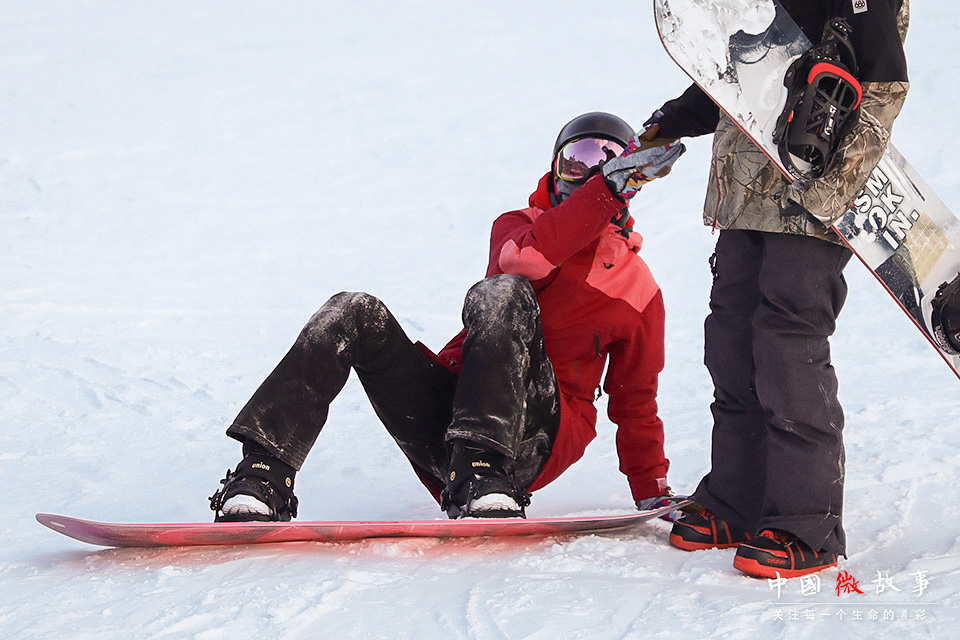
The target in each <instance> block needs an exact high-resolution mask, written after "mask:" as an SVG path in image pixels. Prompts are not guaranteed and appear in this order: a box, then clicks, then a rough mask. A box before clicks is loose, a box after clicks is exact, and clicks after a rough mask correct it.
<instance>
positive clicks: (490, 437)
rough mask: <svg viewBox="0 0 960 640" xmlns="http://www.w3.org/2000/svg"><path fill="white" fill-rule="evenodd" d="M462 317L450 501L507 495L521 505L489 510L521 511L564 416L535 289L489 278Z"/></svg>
mask: <svg viewBox="0 0 960 640" xmlns="http://www.w3.org/2000/svg"><path fill="white" fill-rule="evenodd" d="M463 322H464V327H465V328H466V330H467V335H466V339H465V341H464V344H463V369H462V371H461V373H460V380H459V382H458V385H457V391H456V395H455V396H454V404H453V418H452V422H451V425H450V428H449V429H448V430H447V434H446V440H447V442H448V445H449V446H450V450H451V459H450V473H449V474H448V478H447V490H446V492H445V497H446V504H447V505H448V506H449V507H450V508H451V509H450V512H451V513H452V514H454V515H456V514H457V512H458V511H459V512H461V513H462V512H467V513H471V512H472V511H473V509H472V508H471V502H472V501H475V500H476V499H478V498H481V497H484V496H486V495H497V496H500V495H503V496H506V497H507V498H509V499H512V500H513V501H514V502H515V503H516V505H511V504H509V500H508V501H506V506H504V507H503V508H502V509H501V508H500V507H497V508H493V509H489V510H488V512H487V513H486V514H485V515H522V507H523V506H525V504H526V503H528V501H529V498H528V496H527V494H526V491H525V489H526V487H527V486H528V485H529V484H530V482H532V481H533V479H534V477H535V476H536V475H537V473H538V472H539V471H540V469H541V468H542V467H543V464H544V463H545V462H546V460H547V458H548V457H549V455H550V451H551V449H552V447H553V442H554V440H555V438H556V434H557V429H558V428H559V422H560V407H559V395H558V390H557V382H556V375H555V374H554V371H553V367H552V365H551V364H550V360H549V358H548V357H547V354H546V349H545V346H544V342H543V329H542V327H541V325H540V309H539V305H538V304H537V298H536V294H535V293H534V291H533V287H531V286H530V283H529V282H528V281H527V280H526V279H525V278H522V277H519V276H513V275H500V276H493V277H491V278H487V279H485V280H483V281H481V282H479V283H478V284H476V285H475V286H474V287H473V288H471V289H470V291H469V292H468V293H467V296H466V301H465V303H464V308H463ZM498 499H499V498H498ZM474 506H475V507H476V508H479V504H475V505H474ZM471 514H472V513H471Z"/></svg>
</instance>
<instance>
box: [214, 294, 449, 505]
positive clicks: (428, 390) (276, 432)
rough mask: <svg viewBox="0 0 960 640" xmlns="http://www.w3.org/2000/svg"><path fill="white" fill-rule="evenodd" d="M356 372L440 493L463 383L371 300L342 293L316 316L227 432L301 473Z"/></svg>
mask: <svg viewBox="0 0 960 640" xmlns="http://www.w3.org/2000/svg"><path fill="white" fill-rule="evenodd" d="M351 368H352V369H354V370H355V371H356V372H357V377H358V378H359V379H360V383H361V384H362V385H363V388H364V391H365V392H366V393H367V396H368V397H369V398H370V402H371V404H372V405H373V408H374V411H375V412H376V413H377V416H378V417H379V418H380V420H381V421H382V422H383V424H384V425H385V426H386V428H387V430H388V431H389V432H390V434H391V436H393V438H394V439H395V440H396V441H397V444H399V446H400V448H401V449H402V450H403V452H404V454H406V456H407V457H408V458H409V459H410V460H411V462H413V463H414V465H415V467H417V468H418V471H419V472H421V476H422V472H427V473H428V474H429V475H431V476H433V477H434V478H435V479H436V480H437V482H436V483H434V484H435V485H436V486H438V487H442V486H443V484H442V480H441V478H442V477H443V474H444V472H445V470H446V465H447V460H446V450H445V446H444V443H443V438H444V434H445V432H446V429H447V426H448V425H449V424H450V415H451V405H452V399H453V394H454V390H455V389H456V382H457V376H456V374H455V373H453V372H451V371H448V370H447V369H445V368H443V367H441V366H440V365H439V364H437V363H436V362H434V361H433V360H432V359H430V358H429V357H428V356H427V355H426V354H424V353H423V352H422V351H421V349H420V348H419V347H418V346H417V345H415V344H413V343H412V342H411V341H410V339H409V338H407V336H406V334H405V333H404V332H403V329H401V327H400V325H399V324H398V323H397V321H396V319H395V318H394V316H393V314H391V313H390V311H389V310H388V309H387V307H386V306H385V305H384V304H383V303H382V302H381V301H380V300H378V299H377V298H375V297H373V296H371V295H369V294H366V293H340V294H337V295H335V296H333V297H332V298H331V299H330V300H329V301H327V303H326V304H324V305H323V307H321V308H320V310H319V311H317V313H316V314H314V315H313V317H312V318H311V319H310V321H309V322H308V323H307V324H306V326H305V327H304V328H303V330H302V331H301V332H300V335H299V337H298V338H297V340H296V342H295V343H294V345H293V347H291V349H290V351H289V352H288V353H287V354H286V356H284V358H283V359H282V360H281V361H280V363H279V364H278V365H277V367H276V368H275V369H274V370H273V372H272V373H271V374H270V375H269V376H268V377H267V379H266V380H264V382H263V383H262V384H261V385H260V387H259V388H258V389H257V391H256V392H255V393H254V394H253V396H252V397H251V398H250V400H249V401H248V402H247V404H246V406H244V408H243V409H242V410H241V411H240V413H239V415H238V416H237V418H236V419H235V420H234V423H233V425H232V426H231V427H230V428H229V429H228V430H227V433H228V434H229V435H230V436H232V437H234V438H236V439H238V440H240V441H242V442H248V441H252V442H253V443H255V444H257V445H259V446H260V447H263V448H264V449H266V451H267V453H269V454H270V455H273V456H275V457H277V458H279V459H280V460H282V461H283V462H285V463H287V464H289V465H291V466H293V467H294V468H296V469H300V467H301V465H302V464H303V462H304V459H305V458H306V456H307V454H308V453H309V451H310V449H311V448H312V447H313V444H314V442H315V441H316V438H317V436H318V435H319V433H320V430H321V428H322V427H323V425H324V423H325V422H326V419H327V412H328V408H329V405H330V402H331V401H332V400H333V399H334V398H335V397H336V396H337V394H338V393H340V391H341V389H342V388H343V386H344V384H345V383H346V381H347V377H348V376H349V374H350V370H351Z"/></svg>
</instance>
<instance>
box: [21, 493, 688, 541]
mask: <svg viewBox="0 0 960 640" xmlns="http://www.w3.org/2000/svg"><path fill="white" fill-rule="evenodd" d="M686 504H688V502H687V501H684V502H680V503H677V504H676V505H672V506H669V507H664V508H662V509H655V510H652V511H640V512H636V513H631V514H626V515H616V516H590V517H575V518H533V519H526V520H525V519H520V518H504V519H497V518H488V519H479V518H478V519H464V520H421V521H403V520H401V521H395V522H382V521H375V522H353V521H345V522H219V523H213V522H200V523H182V524H173V523H171V524H125V523H117V522H94V521H91V520H81V519H79V518H72V517H69V516H59V515H53V514H49V513H38V514H37V522H39V523H40V524H42V525H44V526H45V527H49V528H50V529H53V530H54V531H56V532H57V533H62V534H63V535H65V536H69V537H71V538H74V539H76V540H80V541H81V542H88V543H90V544H95V545H100V546H104V547H178V546H197V545H238V544H268V543H277V542H344V541H353V540H365V539H368V538H475V537H495V536H548V535H559V534H583V533H599V532H610V531H618V530H623V529H629V528H631V527H634V526H636V525H637V524H639V523H641V522H645V521H647V520H650V519H652V518H656V517H658V516H661V515H663V514H665V513H669V512H670V511H672V510H674V509H677V508H679V507H682V506H684V505H686Z"/></svg>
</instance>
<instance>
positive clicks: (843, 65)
mask: <svg viewBox="0 0 960 640" xmlns="http://www.w3.org/2000/svg"><path fill="white" fill-rule="evenodd" d="M851 33H852V30H851V28H850V26H849V25H848V24H847V22H846V21H845V20H842V19H835V20H832V21H830V23H829V24H828V25H827V27H826V30H825V31H824V36H823V41H822V42H821V44H819V45H818V46H815V47H813V48H812V49H810V50H809V51H807V52H806V53H805V54H803V55H802V56H800V57H799V58H798V59H797V60H795V61H794V62H793V64H791V65H790V68H789V69H787V73H786V75H785V76H784V79H783V84H784V86H786V87H787V104H786V107H785V108H784V110H783V113H782V114H781V115H780V118H779V119H778V120H777V126H776V130H775V131H774V135H773V141H774V142H775V143H776V144H777V148H778V151H779V152H780V160H781V161H782V162H783V165H784V167H785V168H786V169H787V170H788V171H789V172H790V173H791V175H792V176H793V177H794V178H796V179H798V180H813V179H816V178H819V177H820V176H822V175H823V174H824V173H826V172H827V170H828V169H829V168H830V165H831V163H832V161H833V159H834V156H835V153H836V151H837V148H838V147H839V146H840V141H841V140H843V138H844V136H846V135H847V133H849V132H850V131H851V129H852V128H853V126H854V125H855V124H856V123H857V120H858V118H859V113H860V111H859V109H860V101H861V99H862V98H863V88H862V87H861V85H860V82H859V81H858V80H857V78H856V76H857V73H858V68H857V58H856V55H855V54H854V51H853V47H852V45H851V44H850V35H851Z"/></svg>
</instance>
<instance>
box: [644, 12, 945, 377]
mask: <svg viewBox="0 0 960 640" xmlns="http://www.w3.org/2000/svg"><path fill="white" fill-rule="evenodd" d="M654 16H655V19H656V23H657V30H658V32H659V34H660V40H661V42H662V43H663V46H664V48H665V49H666V51H667V53H668V54H669V56H670V57H671V58H672V59H673V61H674V62H676V63H677V65H678V66H679V67H680V68H681V69H683V70H684V71H685V72H686V73H687V75H689V76H690V78H691V79H693V81H694V82H695V83H696V84H697V85H698V86H699V87H700V88H701V89H703V90H704V92H705V93H707V95H709V96H710V97H711V98H712V99H713V101H714V102H716V103H717V105H718V106H719V107H720V108H721V109H722V110H723V111H724V112H725V113H726V114H727V115H728V116H729V117H730V118H731V119H732V120H733V121H734V122H736V123H737V125H738V126H739V127H740V128H741V129H742V130H743V132H744V133H745V134H746V135H748V136H749V137H750V139H752V140H753V141H754V142H755V143H756V144H757V146H758V147H759V148H760V149H761V150H762V151H763V152H764V153H765V154H766V155H767V156H768V157H769V158H770V160H771V162H773V163H774V164H775V165H776V166H777V167H778V168H779V169H780V171H781V172H783V174H784V176H786V177H787V179H792V178H790V177H789V172H788V171H787V170H786V168H785V167H784V166H783V163H782V161H781V159H780V156H779V152H778V150H777V146H776V144H775V143H774V141H773V132H774V129H775V127H776V122H777V119H778V118H779V116H780V114H781V113H782V111H783V109H784V106H785V105H786V101H787V89H786V87H784V85H783V78H784V75H785V74H786V71H787V68H788V67H789V66H790V64H791V63H792V62H793V61H794V60H796V59H797V58H798V57H799V56H800V55H802V54H803V53H804V52H806V51H807V50H808V49H809V48H810V47H811V43H810V41H809V40H808V39H807V38H806V36H805V35H804V34H803V32H802V31H801V30H800V28H799V27H797V25H796V24H795V23H794V22H793V20H792V19H791V18H790V16H789V14H787V13H786V11H784V10H783V8H782V7H781V6H780V5H779V4H778V3H777V2H776V1H775V0H654ZM833 229H834V231H836V232H837V233H838V234H839V235H840V237H841V238H843V241H844V242H845V243H846V244H847V245H848V246H849V247H850V248H851V249H852V250H853V252H854V253H855V254H856V255H857V257H858V258H859V259H860V261H861V262H863V264H864V265H865V266H866V267H867V268H868V269H870V271H871V272H872V273H873V274H874V275H875V276H876V277H877V280H879V281H880V283H881V284H882V285H883V286H884V288H885V289H886V290H887V291H888V292H889V293H890V295H891V296H892V297H893V298H894V300H896V302H897V303H898V304H899V306H900V307H901V308H902V309H903V311H904V312H905V313H906V314H907V315H908V316H909V318H910V319H911V320H912V321H913V322H914V324H916V326H917V328H918V329H920V331H921V332H922V333H923V335H924V336H925V337H926V338H927V339H928V340H929V341H930V343H931V344H932V345H933V346H934V348H935V349H936V350H937V352H938V353H939V354H940V356H941V357H942V358H943V359H944V360H945V361H946V362H947V364H948V365H950V367H951V369H952V370H953V372H954V373H955V374H956V375H957V376H958V377H960V357H958V356H955V355H951V354H948V353H946V352H944V351H943V350H942V349H941V348H940V347H939V346H938V345H937V343H936V340H935V339H934V338H933V334H932V331H933V330H932V324H931V322H930V317H931V313H932V308H931V305H930V303H931V301H932V300H933V297H934V296H935V295H936V293H937V289H938V288H939V286H940V285H941V284H942V283H944V282H949V281H950V280H952V279H953V278H954V277H955V276H956V275H957V273H958V272H960V221H958V220H957V218H956V216H954V214H953V213H951V211H950V209H948V208H947V206H946V205H945V204H944V203H943V202H942V201H941V200H940V199H939V198H938V197H937V195H936V194H935V193H934V192H933V190H932V189H930V187H929V186H927V185H926V183H924V181H923V179H922V178H921V177H920V175H919V174H918V173H917V171H916V170H915V169H914V168H913V167H912V166H910V164H909V163H908V162H907V161H906V159H905V158H904V157H903V156H902V155H901V154H900V153H899V152H898V151H897V149H896V148H894V146H893V145H892V144H888V145H887V150H886V153H885V154H884V156H883V158H882V159H881V160H880V164H879V165H878V166H877V168H876V169H875V170H874V171H873V173H872V174H871V175H870V177H869V179H868V180H867V183H866V185H865V187H864V189H863V190H862V191H861V192H860V194H859V195H858V196H857V198H856V199H855V200H854V202H853V204H852V205H851V207H850V208H849V209H848V210H847V212H846V213H845V214H844V216H843V217H842V218H841V219H840V220H838V221H837V222H836V223H835V224H834V225H833Z"/></svg>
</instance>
